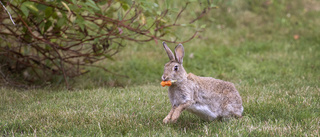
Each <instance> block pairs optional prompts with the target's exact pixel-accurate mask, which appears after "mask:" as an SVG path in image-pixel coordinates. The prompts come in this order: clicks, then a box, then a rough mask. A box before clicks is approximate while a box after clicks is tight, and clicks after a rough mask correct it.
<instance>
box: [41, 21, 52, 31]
mask: <svg viewBox="0 0 320 137" xmlns="http://www.w3.org/2000/svg"><path fill="white" fill-rule="evenodd" d="M51 25H52V22H51V21H49V20H48V21H47V22H46V24H45V25H44V30H43V33H45V32H46V31H47V30H48V29H49V28H50V27H51Z"/></svg>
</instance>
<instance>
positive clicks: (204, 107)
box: [162, 42, 243, 123]
mask: <svg viewBox="0 0 320 137" xmlns="http://www.w3.org/2000/svg"><path fill="white" fill-rule="evenodd" d="M163 47H164V49H165V50H166V52H167V54H168V56H169V59H170V61H169V62H168V63H167V64H165V66H164V72H163V75H162V80H163V81H169V80H174V81H175V82H174V83H172V85H171V86H170V87H169V90H168V91H169V98H170V102H171V105H172V108H171V110H170V112H169V114H168V115H167V116H166V117H165V118H164V119H163V123H168V122H172V123H175V122H176V121H177V119H178V118H179V116H180V114H181V112H182V111H183V110H185V109H186V110H187V111H189V112H191V113H194V114H196V115H197V116H199V117H200V118H202V119H204V120H206V121H212V120H214V119H216V118H223V117H231V116H235V117H242V112H243V106H242V100H241V97H240V95H239V92H238V91H237V89H236V88H235V86H234V85H233V84H232V83H230V82H226V81H222V80H219V79H214V78H211V77H199V76H196V75H194V74H192V73H189V74H187V72H186V71H185V70H184V68H183V66H182V61H183V56H184V48H183V46H182V44H179V45H178V46H176V48H175V55H174V54H173V53H172V51H171V50H170V49H169V47H168V46H167V44H166V43H165V42H163Z"/></svg>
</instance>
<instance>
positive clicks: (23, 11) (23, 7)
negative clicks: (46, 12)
mask: <svg viewBox="0 0 320 137" xmlns="http://www.w3.org/2000/svg"><path fill="white" fill-rule="evenodd" d="M20 9H21V11H22V13H23V14H24V15H25V16H26V17H28V16H29V9H28V8H27V7H26V6H25V5H23V4H22V5H21V7H20Z"/></svg>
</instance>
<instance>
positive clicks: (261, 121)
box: [0, 0, 320, 136]
mask: <svg viewBox="0 0 320 137" xmlns="http://www.w3.org/2000/svg"><path fill="white" fill-rule="evenodd" d="M270 2H271V3H267V2H266V3H263V2H260V1H250V2H237V1H223V2H221V1H218V2H217V3H216V5H217V6H219V9H216V10H213V11H212V12H211V13H210V14H209V16H208V17H207V18H205V19H203V20H202V22H203V23H207V24H208V25H207V26H206V30H205V31H204V32H202V33H201V34H200V35H199V36H198V37H197V38H195V39H193V40H192V41H190V42H188V43H185V44H184V47H185V51H186V55H185V58H184V67H185V69H186V71H187V72H192V73H194V74H197V75H199V76H210V77H215V78H218V79H222V80H226V81H230V82H233V83H234V84H235V86H236V87H237V89H238V91H239V93H240V95H241V96H242V99H243V106H244V113H243V118H241V119H229V120H223V121H219V120H216V121H213V122H205V121H202V120H200V119H199V118H198V117H196V116H194V115H193V114H190V113H188V112H183V113H182V116H181V117H180V118H179V120H178V122H177V123H176V124H163V123H162V119H163V118H164V117H165V116H166V115H167V113H168V112H169V111H170V102H169V98H168V95H167V87H166V88H163V87H161V86H160V77H161V75H162V72H163V65H164V64H165V63H166V62H167V61H168V57H167V55H166V53H165V51H164V50H163V48H162V45H161V42H159V43H158V44H155V43H154V42H150V43H144V44H141V45H137V44H136V43H134V44H135V45H133V44H132V45H130V44H131V43H129V45H128V46H127V47H126V48H124V49H123V51H122V52H120V53H119V54H118V55H117V56H116V58H115V60H116V61H113V62H110V61H106V62H101V64H105V65H108V67H109V69H110V70H114V71H116V72H117V73H119V74H124V75H127V76H129V77H130V78H129V79H128V78H121V77H118V76H114V75H111V74H109V73H106V72H103V71H101V70H95V69H92V71H91V72H90V73H89V74H88V75H85V76H81V77H79V78H78V79H76V80H75V81H74V82H73V86H74V90H72V91H68V90H65V89H63V88H50V87H46V88H43V89H30V90H19V89H12V88H8V87H2V88H0V94H1V96H0V104H1V105H0V134H1V135H3V136H319V135H320V133H319V132H320V131H319V130H320V84H319V83H320V71H319V70H320V31H319V30H320V25H319V24H320V18H319V15H320V9H319V8H317V7H320V2H319V1H314V0H310V1H302V0H301V1H300V0H294V1H288V2H285V1H270ZM177 31H178V32H180V33H181V35H188V34H191V32H189V31H188V30H177ZM294 35H299V38H298V39H295V38H294ZM168 46H169V47H171V48H172V49H173V48H174V46H175V45H173V44H169V43H168ZM112 86H114V87H112Z"/></svg>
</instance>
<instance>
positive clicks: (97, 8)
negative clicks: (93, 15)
mask: <svg viewBox="0 0 320 137" xmlns="http://www.w3.org/2000/svg"><path fill="white" fill-rule="evenodd" d="M86 5H88V6H89V7H92V8H94V9H95V10H100V8H99V7H98V6H97V5H96V3H95V2H94V1H93V0H87V2H86Z"/></svg>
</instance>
